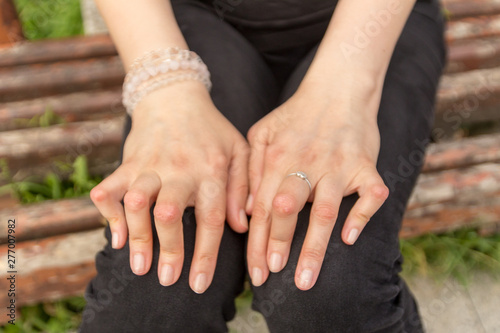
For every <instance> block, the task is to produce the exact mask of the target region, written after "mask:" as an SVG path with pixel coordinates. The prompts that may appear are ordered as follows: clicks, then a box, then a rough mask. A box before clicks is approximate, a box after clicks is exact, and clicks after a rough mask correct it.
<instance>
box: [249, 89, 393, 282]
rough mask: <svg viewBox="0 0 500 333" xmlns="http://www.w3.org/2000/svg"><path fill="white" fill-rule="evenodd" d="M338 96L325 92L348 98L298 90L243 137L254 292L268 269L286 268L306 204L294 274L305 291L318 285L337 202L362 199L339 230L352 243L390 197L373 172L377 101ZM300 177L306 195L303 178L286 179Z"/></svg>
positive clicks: (355, 92)
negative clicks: (247, 155) (308, 213)
mask: <svg viewBox="0 0 500 333" xmlns="http://www.w3.org/2000/svg"><path fill="white" fill-rule="evenodd" d="M311 88H312V87H311ZM337 89H338V90H336V89H332V88H331V87H330V90H333V91H342V95H343V96H346V97H347V98H346V97H339V96H330V95H329V94H330V93H328V92H322V91H321V90H320V89H310V88H309V87H308V86H306V87H305V88H304V87H302V89H299V91H297V93H296V94H295V95H294V96H292V97H291V98H290V99H289V100H288V101H287V102H285V103H284V104H283V105H281V106H280V107H278V108H277V109H275V110H274V111H272V112H271V113H270V114H268V115H267V116H266V117H264V118H263V119H261V120H260V121H259V122H258V123H256V124H255V125H254V126H253V127H252V128H251V129H250V131H249V133H248V139H249V142H250V146H251V155H250V164H249V176H250V196H249V200H248V204H247V213H248V214H251V215H252V218H251V221H250V233H249V240H248V252H247V256H248V257H247V259H248V269H249V272H250V275H251V278H252V283H253V284H254V285H256V286H259V285H261V284H262V283H264V282H265V280H266V279H267V277H268V275H269V270H270V271H271V272H279V271H280V270H282V269H283V268H284V266H285V265H286V263H287V260H288V256H289V251H290V245H291V242H292V238H293V234H294V230H295V226H296V223H297V216H298V213H299V211H300V210H302V208H303V207H304V205H305V203H306V202H307V201H309V202H313V205H312V210H311V216H310V222H309V227H308V230H307V234H306V238H305V240H304V244H303V246H302V250H301V254H300V257H299V262H298V264H297V269H296V272H295V283H296V285H297V287H298V288H299V289H302V290H308V289H310V288H311V287H312V286H313V285H314V284H315V282H316V279H317V277H318V274H319V271H320V269H321V265H322V263H323V259H324V256H325V252H326V249H327V246H328V242H329V239H330V236H331V233H332V230H333V227H334V225H335V221H336V219H337V214H338V210H339V206H340V202H341V200H342V197H343V196H347V195H350V194H352V193H355V192H357V193H358V194H359V196H360V197H359V199H358V201H357V202H356V204H355V205H354V207H353V208H352V210H351V211H350V213H349V215H348V217H347V220H346V221H345V224H344V227H343V230H342V239H343V241H344V242H345V243H346V244H353V243H354V242H355V241H356V239H357V238H358V236H359V234H360V233H361V231H362V230H363V228H364V226H365V225H366V224H367V222H368V221H369V219H370V218H371V216H372V215H373V214H374V213H375V212H376V211H377V210H378V209H379V208H380V206H381V205H382V204H383V202H384V201H385V199H386V198H387V196H388V194H389V190H388V188H387V187H386V186H385V184H384V182H383V180H382V178H381V177H380V175H379V174H378V172H377V170H376V167H375V165H376V161H377V157H378V153H379V148H380V135H379V132H378V127H377V122H376V111H377V110H378V105H379V99H380V97H379V96H380V94H379V92H378V91H377V92H373V91H369V92H366V93H364V92H363V93H361V92H360V91H359V89H358V88H353V89H352V90H351V91H350V90H349V88H348V87H337ZM365 110H369V111H370V112H371V113H368V112H366V111H365ZM297 171H302V172H305V173H306V174H307V175H308V179H309V180H310V182H311V184H312V192H311V193H309V192H310V191H309V186H308V184H307V183H306V182H305V181H304V180H303V179H300V178H299V177H295V176H290V177H287V175H288V174H290V173H293V172H297Z"/></svg>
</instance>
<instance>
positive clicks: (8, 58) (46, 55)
mask: <svg viewBox="0 0 500 333" xmlns="http://www.w3.org/2000/svg"><path fill="white" fill-rule="evenodd" d="M114 55H116V48H115V46H114V44H113V41H112V40H111V38H110V37H109V35H96V36H79V37H71V38H60V39H47V40H41V41H33V42H21V43H17V44H16V45H14V46H13V47H10V48H6V49H2V50H0V68H1V67H12V66H20V65H29V64H39V63H50V62H60V61H67V60H77V59H86V58H95V57H106V56H114Z"/></svg>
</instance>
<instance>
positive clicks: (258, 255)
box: [247, 249, 266, 263]
mask: <svg viewBox="0 0 500 333" xmlns="http://www.w3.org/2000/svg"><path fill="white" fill-rule="evenodd" d="M265 257H266V251H265V250H263V249H253V250H251V251H248V252H247V261H248V262H249V263H257V262H260V261H262V258H265Z"/></svg>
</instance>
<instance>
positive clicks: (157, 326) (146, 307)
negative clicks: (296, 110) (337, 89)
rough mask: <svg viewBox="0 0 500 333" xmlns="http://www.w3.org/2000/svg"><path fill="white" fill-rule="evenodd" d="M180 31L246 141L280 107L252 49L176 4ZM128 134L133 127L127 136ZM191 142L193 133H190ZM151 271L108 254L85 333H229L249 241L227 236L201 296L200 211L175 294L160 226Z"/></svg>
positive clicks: (202, 12)
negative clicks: (162, 259) (162, 278)
mask: <svg viewBox="0 0 500 333" xmlns="http://www.w3.org/2000/svg"><path fill="white" fill-rule="evenodd" d="M173 8H174V11H175V15H176V18H177V21H178V23H179V26H180V28H181V30H182V32H183V34H184V36H185V38H186V40H187V42H188V45H189V47H190V49H192V50H194V51H195V52H197V53H198V54H199V55H200V56H201V58H202V59H203V60H204V61H205V63H206V64H207V66H208V68H209V70H210V71H211V75H212V82H213V89H212V92H211V95H212V99H213V101H214V103H215V105H216V107H217V108H218V109H219V110H220V111H221V112H222V113H223V114H224V115H225V116H226V117H227V118H228V119H229V120H230V121H231V122H232V123H233V124H234V125H235V126H236V127H237V128H238V129H239V130H240V131H241V132H242V133H243V134H245V132H246V131H247V130H248V128H249V127H250V126H251V125H252V124H253V123H254V122H255V121H257V120H258V119H259V118H260V117H262V115H264V114H265V113H266V112H268V111H269V109H270V108H272V106H273V105H274V103H275V102H276V96H277V94H276V87H275V86H274V81H273V78H272V74H271V72H270V71H269V69H268V68H267V67H266V65H265V63H264V62H263V61H262V59H261V58H260V55H259V54H258V53H257V52H256V51H255V50H254V49H253V47H252V46H251V45H250V44H249V43H248V42H247V41H246V40H245V39H244V38H243V37H241V36H240V35H239V34H238V32H237V31H236V30H234V29H233V28H232V27H231V26H229V25H228V24H226V23H224V22H223V21H220V20H219V19H218V18H217V17H216V16H214V15H213V14H212V13H211V12H210V11H208V10H206V9H205V8H204V7H202V6H199V5H198V4H197V3H196V2H188V1H182V2H180V1H173ZM129 130H130V118H128V119H127V125H126V128H125V136H126V135H127V134H128V131H129ZM186 135H189V133H186ZM151 225H152V228H153V237H154V243H153V264H152V267H151V269H150V271H149V272H148V273H147V274H145V275H144V276H136V275H134V274H133V273H132V271H131V269H130V267H129V247H128V242H127V244H126V246H125V247H124V248H123V249H120V250H114V249H112V248H111V246H110V229H109V227H106V229H105V237H106V238H107V240H108V243H107V245H106V246H105V248H104V249H103V250H102V251H100V252H99V253H98V254H97V256H96V268H97V276H96V277H95V278H94V279H93V280H92V281H91V282H90V283H89V285H88V286H87V289H86V293H85V297H86V300H87V306H86V308H85V311H84V314H83V323H82V326H81V331H82V332H225V331H226V330H227V329H226V321H228V320H230V319H231V318H232V317H233V316H234V313H235V308H234V297H235V296H236V295H238V294H239V293H240V292H241V290H242V286H243V281H244V276H245V266H244V245H245V236H244V235H241V234H237V233H235V232H233V231H232V230H231V229H230V228H229V227H227V225H226V228H225V230H224V235H223V237H222V243H221V246H220V251H219V256H218V260H217V267H216V271H215V276H214V279H213V283H212V285H211V286H210V287H209V288H208V290H207V291H206V292H205V293H204V294H201V295H198V294H196V293H194V292H193V291H192V290H191V289H190V288H189V285H188V278H189V267H190V264H191V258H192V255H193V250H194V242H195V231H196V221H195V215H194V209H193V208H188V209H187V210H186V211H185V213H184V216H183V232H184V243H185V249H184V250H185V262H184V266H183V271H182V274H181V277H180V280H179V281H178V282H177V283H176V284H174V285H173V286H170V287H163V286H161V285H160V284H159V282H158V277H157V263H158V251H159V242H158V236H157V233H156V229H155V227H154V223H151Z"/></svg>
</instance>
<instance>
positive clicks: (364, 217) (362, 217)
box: [354, 211, 370, 223]
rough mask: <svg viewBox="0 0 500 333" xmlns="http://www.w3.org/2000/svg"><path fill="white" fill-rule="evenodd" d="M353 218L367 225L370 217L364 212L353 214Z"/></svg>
mask: <svg viewBox="0 0 500 333" xmlns="http://www.w3.org/2000/svg"><path fill="white" fill-rule="evenodd" d="M354 216H355V217H356V219H357V220H358V221H362V222H363V223H368V221H370V216H368V215H367V214H365V213H364V212H360V211H358V212H356V213H354Z"/></svg>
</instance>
